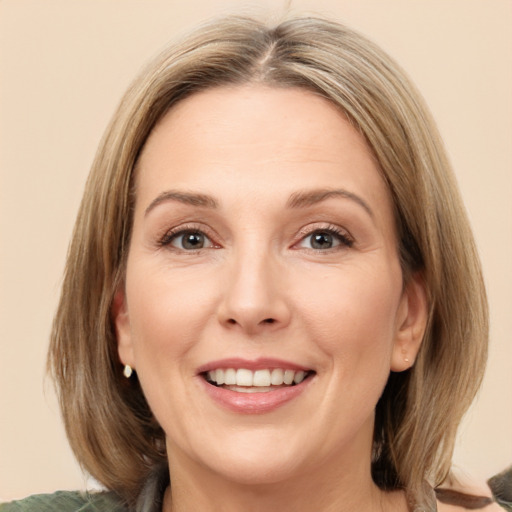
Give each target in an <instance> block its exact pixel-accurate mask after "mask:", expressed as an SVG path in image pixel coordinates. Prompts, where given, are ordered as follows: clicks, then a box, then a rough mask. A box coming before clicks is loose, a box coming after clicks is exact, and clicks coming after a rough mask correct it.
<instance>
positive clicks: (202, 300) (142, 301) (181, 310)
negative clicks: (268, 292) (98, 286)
mask: <svg viewBox="0 0 512 512" xmlns="http://www.w3.org/2000/svg"><path fill="white" fill-rule="evenodd" d="M135 270H136V271H135ZM190 273H191V272H189V271H186V270H182V271H180V272H175V273H172V272H165V271H161V270H160V269H156V270H155V269H152V268H150V267H146V268H144V267H143V268H140V267H139V268H138V269H134V271H133V272H132V273H131V274H130V277H131V279H129V280H128V281H127V283H126V287H127V295H128V297H129V299H130V300H129V315H130V324H131V329H132V336H133V344H134V349H135V353H136V355H138V356H142V355H143V354H144V357H145V358H148V357H151V358H152V359H154V360H157V361H161V362H162V363H163V362H164V359H165V357H168V356H169V352H174V353H175V354H177V353H185V352H187V351H188V350H189V348H191V347H192V346H193V344H194V343H195V342H196V341H197V334H198V331H199V330H200V329H201V328H202V327H203V326H204V325H205V322H208V321H209V319H210V318H211V317H212V315H213V313H214V309H215V302H216V298H215V296H214V292H213V290H214V289H215V287H214V286H212V284H211V283H208V282H205V281H204V279H198V276H197V275H196V276H193V275H189V274H190Z"/></svg>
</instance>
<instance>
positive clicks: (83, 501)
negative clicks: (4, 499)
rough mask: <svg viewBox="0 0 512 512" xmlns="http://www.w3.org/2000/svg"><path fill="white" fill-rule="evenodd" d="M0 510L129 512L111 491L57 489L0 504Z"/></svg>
mask: <svg viewBox="0 0 512 512" xmlns="http://www.w3.org/2000/svg"><path fill="white" fill-rule="evenodd" d="M0 512H129V509H128V508H125V507H124V506H123V505H122V502H121V500H120V499H119V498H118V497H117V496H116V495H115V494H114V493H111V492H98V493H80V492H72V491H59V492H56V493H54V494H34V495H33V496H29V497H28V498H25V499H23V500H20V501H13V502H11V503H4V504H0Z"/></svg>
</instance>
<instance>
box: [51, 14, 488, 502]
mask: <svg viewBox="0 0 512 512" xmlns="http://www.w3.org/2000/svg"><path fill="white" fill-rule="evenodd" d="M248 82H251V83H264V84H266V85H270V86H277V87H304V88H307V89H309V90H312V91H314V92H315V93H317V94H320V95H322V96H323V97H325V98H327V99H328V100H329V101H331V102H332V103H334V104H335V105H337V106H338V107H339V108H340V109H341V110H342V111H343V112H344V113H345V115H346V116H347V118H348V119H349V120H350V121H351V123H352V124H353V125H354V126H355V127H356V129H358V130H359V131H360V132H361V133H362V134H363V135H364V136H365V138H366V140H367V142H368V144H369V146H370V147H371V149H372V150H373V153H374V156H375V158H376V161H377V162H378V165H379V168H380V170H381V172H382V175H383V176H384V178H385V180H386V182H387V184H388V187H389V190H390V193H391V196H392V199H393V203H394V208H395V217H396V222H397V229H398V233H399V238H400V247H399V249H400V256H401V261H402V269H403V272H404V279H405V280H407V278H408V276H410V275H411V273H412V272H421V274H422V278H423V280H424V282H425V285H426V288H427V293H428V300H429V307H430V314H429V322H428V326H427V330H426V334H425V336H424V340H423V343H422V347H421V350H420V353H419V355H418V358H417V360H416V363H415V365H414V367H413V368H412V369H411V370H409V371H406V372H402V373H392V374H391V375H390V378H389V381H388V384H387V386H386V388H385V390H384V393H383V395H382V397H381V399H380V401H379V403H378V406H377V411H376V426H375V439H374V452H373V453H374V455H373V461H372V468H373V478H374V480H375V481H376V483H377V484H378V485H380V486H381V487H382V488H405V489H406V490H407V491H408V493H409V495H410V496H413V497H414V499H415V501H416V502H417V503H426V502H428V499H429V498H428V497H427V493H426V492H425V487H424V485H425V482H426V481H428V482H429V483H430V484H431V485H437V484H439V483H440V482H441V481H442V480H443V479H444V478H445V477H446V475H447V473H448V471H449V467H450V463H451V455H452V451H453V445H454V438H455V433H456V429H457V427H458V424H459V422H460V420H461V417H462V415H463V414H464V412H465V411H466V409H467V407H468V406H469V404H470V403H471V401H472V399H473V397H474V395H475V393H476V391H477V389H478V387H479V384H480V381H481V378H482V374H483V368H484V365H485V360H486V351H487V331H488V320H487V304H486V298H485V291H484V285H483V282H482V276H481V271H480V265H479V261H478V256H477V253H476V250H475V246H474V241H473V237H472V234H471V231H470V228H469V225H468V221H467V218H466V214H465V211H464V207H463V205H462V201H461V198H460V196H459V192H458V189H457V186H456V182H455V179H454V177H453V174H452V171H451V169H450V165H449V162H448V160H447V157H446V154H445V151H444V148H443V144H442V142H441V139H440V137H439V135H438V132H437V130H436V127H435V125H434V123H433V121H432V119H431V117H430V114H429V113H428V110H427V108H426V107H425V105H424V103H423V101H422V99H421V97H420V95H419V94H418V93H417V91H416V89H415V88H414V86H413V85H412V84H411V83H410V81H409V80H408V78H407V77H406V76H405V74H404V73H403V72H402V71H401V69H400V68H399V67H398V66H397V65H396V63H395V62H394V61H393V60H391V59H390V58H389V57H388V56H387V55H386V54H385V53H384V52H383V51H382V50H380V49H379V48H378V47H376V46H375V45H374V44H373V43H371V42H370V41H368V40H367V39H366V38H364V37H362V36H360V35H359V34H357V33H355V32H354V31H352V30H350V29H347V28H346V27H344V26H341V25H339V24H337V23H334V22H330V21H325V20H320V19H316V18H303V19H292V20H289V21H286V22H283V23H281V24H280V25H278V26H276V27H273V28H268V27H266V26H265V25H264V24H262V23H260V22H258V21H255V20H252V19H248V18H237V17H230V18H226V19H223V20H219V21H215V22H213V23H210V24H208V25H206V26H203V27H201V28H200V29H199V30H198V31H196V32H194V33H193V34H192V35H190V36H189V37H187V38H186V39H184V40H183V41H182V42H181V43H179V44H176V45H173V46H171V47H169V48H168V49H166V50H165V51H164V52H163V53H162V54H161V55H159V56H158V57H157V58H156V59H155V60H154V62H152V63H151V64H150V65H149V67H147V68H146V69H145V70H144V71H143V73H142V74H141V75H140V76H139V78H138V79H137V80H136V81H135V82H134V83H133V84H132V86H131V87H130V88H129V90H128V91H127V93H126V95H125V96H124V98H123V100H122V102H121V104H120V106H119V108H118V110H117V112H116V114H115V115H114V118H113V119H112V121H111V123H110V125H109V127H108V128H107V131H106V133H105V136H104V138H103V140H102V142H101V145H100V147H99V150H98V153H97V155H96V158H95V161H94V163H93V166H92V170H91V173H90V176H89V179H88V182H87V185H86V188H85V193H84V196H83V200H82V204H81V207H80V211H79V214H78V218H77V221H76V225H75V230H74V235H73V239H72V242H71V246H70V249H69V254H68V260H67V266H66V271H65V276H64V282H63V287H62V296H61V300H60V304H59V308H58V311H57V314H56V317H55V321H54V325H53V332H52V336H51V346H50V353H49V367H50V369H51V373H52V375H53V377H54V379H55V382H56V385H57V390H58V393H59V398H60V403H61V407H62V413H63V417H64V421H65V425H66V429H67V433H68V437H69V440H70V443H71V446H72V448H73V450H74V452H75V454H76V456H77V458H78V460H79V461H80V463H81V464H82V465H83V467H84V468H85V469H86V470H87V471H88V472H89V473H90V474H92V475H93V476H94V477H95V478H96V479H97V480H99V481H100V482H102V483H103V484H104V485H105V486H106V487H107V488H110V489H112V490H115V491H117V492H118V493H119V494H121V495H122V496H124V497H125V498H126V500H127V501H130V502H131V501H133V500H135V499H136V497H137V495H138V494H139V492H140V489H141V486H142V485H143V483H144V480H145V479H146V477H147V474H148V472H149V471H150V470H151V468H152V467H154V466H155V465H156V464H161V463H162V462H163V461H165V459H166V453H165V446H164V433H163V431H162V429H161V428H160V426H159V425H158V424H157V422H156V421H155V419H154V418H153V415H152V414H151V411H150V410H149V407H148V405H147V403H146V400H145V398H144V396H143V393H142V390H141V389H140V386H139V384H138V382H137V379H136V378H135V379H133V378H132V379H131V380H130V381H128V380H126V379H124V378H123V376H122V366H121V363H120V361H119V358H118V355H117V344H116V339H115V333H114V329H113V325H112V321H111V306H112V300H113V297H114V293H115V290H116V288H117V287H118V285H119V284H120V283H121V282H122V279H123V272H124V265H125V260H126V256H127V251H128V246H129V238H130V229H131V224H132V209H133V199H134V198H133V190H132V188H133V174H134V168H135V165H136V162H137V157H138V155H139V153H140V151H141V148H142V147H143V145H144V142H145V140H146V139H147V137H148V135H149V133H150V131H151V129H152V128H153V126H154V125H155V123H156V122H157V121H158V120H159V119H160V118H161V117H162V116H163V115H164V113H165V112H166V111H167V110H168V109H170V108H172V106H173V105H175V104H176V103H177V102H178V101H180V100H181V99H183V98H184V97H186V96H188V95H190V94H193V93H194V92H196V91H200V90H203V89H206V88H211V87H216V86H221V85H225V84H243V83H248Z"/></svg>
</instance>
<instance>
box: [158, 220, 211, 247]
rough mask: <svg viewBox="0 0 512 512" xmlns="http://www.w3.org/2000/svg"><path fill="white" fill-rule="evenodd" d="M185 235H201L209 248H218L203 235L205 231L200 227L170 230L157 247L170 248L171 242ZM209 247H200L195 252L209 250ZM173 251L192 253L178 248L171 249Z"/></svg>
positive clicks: (192, 226) (186, 226)
mask: <svg viewBox="0 0 512 512" xmlns="http://www.w3.org/2000/svg"><path fill="white" fill-rule="evenodd" d="M187 234H198V235H203V236H204V237H205V239H207V240H208V241H209V242H210V244H211V246H212V247H214V248H217V247H219V246H218V245H217V244H215V243H214V242H213V241H212V237H211V236H209V235H208V234H206V233H205V229H204V228H202V227H198V226H197V225H185V226H179V227H178V228H174V229H171V230H169V231H166V232H165V233H164V235H163V236H162V237H161V238H160V239H159V240H158V246H159V247H169V246H171V244H172V242H173V241H174V240H176V239H178V238H179V237H180V236H185V235H187ZM209 248H210V247H200V248H199V249H195V251H200V250H201V249H209ZM173 249H176V250H178V251H179V250H181V251H184V252H193V251H194V250H193V249H190V250H187V249H180V248H178V247H173Z"/></svg>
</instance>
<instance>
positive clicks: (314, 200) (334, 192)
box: [287, 189, 375, 219]
mask: <svg viewBox="0 0 512 512" xmlns="http://www.w3.org/2000/svg"><path fill="white" fill-rule="evenodd" d="M331 197H341V198H343V199H350V200H351V201H354V202H355V203H357V204H358V205H359V206H361V207H362V208H363V209H364V210H365V211H366V213H368V215H369V216H370V217H371V218H372V219H373V218H375V216H374V214H373V211H372V209H371V208H370V206H369V205H368V203H367V202H366V201H365V200H364V199H363V198H361V197H359V196H358V195H357V194H354V193H353V192H349V191H348V190H344V189H317V190H306V191H303V192H301V191H299V192H295V193H293V194H292V195H291V196H290V198H289V199H288V202H287V207H288V208H307V207H308V206H313V205H315V204H318V203H321V202H322V201H325V200H327V199H330V198H331Z"/></svg>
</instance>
